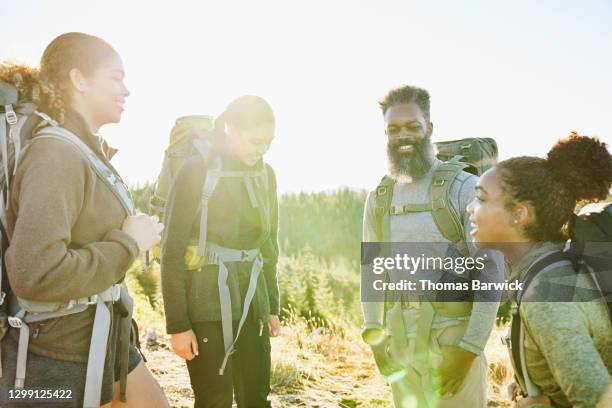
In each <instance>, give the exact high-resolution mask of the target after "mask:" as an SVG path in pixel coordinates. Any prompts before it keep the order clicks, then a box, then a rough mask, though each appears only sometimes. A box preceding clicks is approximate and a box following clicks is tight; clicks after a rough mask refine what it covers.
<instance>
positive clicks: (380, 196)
mask: <svg viewBox="0 0 612 408" xmlns="http://www.w3.org/2000/svg"><path fill="white" fill-rule="evenodd" d="M435 146H436V147H437V149H438V154H437V157H438V158H439V159H440V160H442V161H443V162H444V163H442V164H441V165H440V166H439V167H438V168H437V169H436V171H435V172H434V174H433V177H432V182H431V185H430V187H429V192H430V201H429V202H428V203H419V204H408V205H402V206H396V207H392V206H391V200H392V198H393V197H392V196H393V188H394V186H395V180H393V179H392V178H391V177H389V176H385V177H383V178H382V180H381V181H380V183H379V184H378V186H377V187H376V190H375V192H374V200H375V210H374V211H375V212H374V217H375V220H374V226H375V230H376V235H377V238H378V240H379V241H381V242H383V241H385V240H386V239H387V237H388V236H389V235H388V234H389V221H390V216H392V215H403V214H408V213H411V212H431V213H432V216H433V219H434V222H435V223H436V226H437V227H438V230H439V231H440V233H441V234H442V236H443V237H444V238H446V239H447V240H449V241H451V242H453V243H457V242H459V241H461V240H462V238H463V235H464V234H463V225H462V224H461V215H460V214H459V213H458V212H457V211H456V210H455V209H454V208H453V206H452V205H451V203H450V190H451V186H452V184H453V181H455V178H457V176H458V175H459V174H460V173H461V172H462V171H467V172H469V173H472V174H475V175H477V176H480V175H481V174H482V173H484V172H485V171H487V170H488V169H489V168H491V167H492V166H493V165H494V164H495V163H496V162H497V154H498V150H497V143H496V142H495V140H494V139H491V138H469V139H460V140H452V141H448V142H438V143H435Z"/></svg>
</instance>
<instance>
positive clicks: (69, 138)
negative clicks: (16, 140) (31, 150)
mask: <svg viewBox="0 0 612 408" xmlns="http://www.w3.org/2000/svg"><path fill="white" fill-rule="evenodd" d="M44 138H48V139H57V140H63V141H65V142H68V143H70V144H72V145H73V146H74V147H76V148H77V149H78V150H79V151H80V152H81V153H82V154H83V155H84V156H85V158H86V159H87V161H89V164H90V165H91V167H92V169H93V170H94V171H95V172H96V174H97V175H98V176H99V177H100V178H101V179H102V181H104V183H105V184H106V185H107V186H108V187H109V188H110V190H111V191H112V192H113V194H114V195H115V196H116V197H117V199H118V200H119V202H120V203H121V205H122V206H123V208H124V209H125V211H126V212H127V214H128V215H133V214H135V208H134V202H133V200H132V196H131V194H130V191H129V189H128V188H127V186H126V185H125V183H124V182H123V181H122V180H121V179H120V178H119V177H117V176H115V173H113V172H112V171H111V170H110V169H109V168H108V167H107V166H106V164H104V162H103V161H102V160H101V159H100V158H99V157H98V156H97V155H96V154H95V153H94V152H93V151H92V150H91V149H90V148H89V146H87V145H86V144H85V143H84V142H83V141H82V140H81V139H80V138H79V137H78V136H76V135H75V134H74V133H72V132H70V131H69V130H67V129H64V128H62V127H59V126H47V127H44V128H42V129H40V130H39V131H38V132H37V133H36V135H35V137H34V139H44Z"/></svg>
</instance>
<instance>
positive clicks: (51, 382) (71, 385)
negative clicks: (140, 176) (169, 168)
mask: <svg viewBox="0 0 612 408" xmlns="http://www.w3.org/2000/svg"><path fill="white" fill-rule="evenodd" d="M124 75H125V74H124V69H123V63H122V61H121V58H120V56H119V54H118V53H117V52H116V51H115V50H114V49H113V48H112V47H111V46H110V45H109V44H107V43H106V42H105V41H103V40H102V39H100V38H97V37H94V36H90V35H87V34H83V33H67V34H63V35H60V36H59V37H57V38H55V39H54V40H53V41H52V42H51V43H50V44H49V45H48V46H47V48H46V49H45V51H44V54H43V56H42V59H41V63H40V69H36V68H31V67H27V66H23V65H17V64H2V65H0V81H3V82H5V83H9V84H12V85H14V86H15V87H16V88H17V89H18V91H19V94H20V100H22V101H31V102H33V103H35V104H36V105H37V107H38V110H39V111H41V112H42V113H43V114H46V115H48V116H49V117H50V119H53V120H54V121H55V122H56V123H57V124H58V125H59V126H61V128H55V129H59V132H60V133H63V134H70V133H72V134H73V136H74V137H75V138H76V139H74V140H76V141H77V143H76V144H72V143H69V142H67V141H66V140H58V138H52V137H41V136H39V135H40V133H35V134H34V137H33V139H32V141H31V143H30V145H29V146H28V148H27V150H26V153H25V154H24V156H23V157H22V158H21V160H20V163H19V167H18V168H17V171H16V173H15V176H14V178H13V181H12V185H11V190H10V201H9V203H8V209H7V212H6V225H5V227H6V232H7V235H8V237H9V246H8V249H7V251H6V254H5V258H4V261H5V262H6V273H7V276H8V280H9V282H10V287H11V290H12V296H11V297H12V300H17V301H16V302H12V305H11V307H12V308H13V304H17V305H19V306H20V307H23V305H25V304H38V305H45V304H47V305H48V304H50V303H51V304H52V303H56V304H65V303H66V302H73V301H74V300H75V299H76V300H79V301H80V300H82V299H89V300H91V299H97V303H96V304H91V305H90V306H85V308H84V310H83V311H81V312H79V313H73V314H68V315H64V316H59V317H55V318H49V319H46V320H42V321H38V322H28V323H27V329H28V330H29V336H27V335H26V336H25V340H26V341H27V343H29V344H28V346H27V355H25V356H22V355H21V354H19V355H18V353H19V352H20V346H18V342H19V344H21V343H22V340H23V336H20V333H21V331H22V330H23V326H21V327H20V325H14V324H13V327H11V328H10V330H9V332H8V335H6V336H5V337H4V339H3V340H2V369H3V370H2V377H1V378H0V397H2V398H5V400H3V401H2V406H13V405H12V403H13V402H14V403H15V404H18V406H24V403H27V402H28V401H27V400H25V401H24V400H21V401H16V400H15V401H13V400H10V399H8V400H7V398H9V396H10V395H14V394H15V393H14V391H13V392H11V393H9V391H11V390H12V389H13V388H14V386H17V387H25V388H34V389H40V390H42V389H55V390H70V391H71V393H70V394H64V396H68V395H70V396H71V398H70V399H67V400H58V401H55V403H57V402H60V403H61V404H62V405H61V406H70V407H73V406H74V407H82V406H86V407H90V406H100V405H103V406H104V407H110V406H118V405H121V406H132V407H142V406H150V407H165V406H168V403H167V401H166V399H165V396H164V394H163V392H162V390H161V388H160V387H159V385H158V384H157V383H156V381H155V380H154V378H153V376H152V375H151V373H150V372H149V371H148V370H147V368H146V366H145V365H144V363H143V362H142V360H141V357H140V355H139V353H138V351H137V349H136V348H135V346H134V345H133V344H130V345H129V347H128V348H127V349H123V348H121V349H120V346H119V344H126V345H127V344H128V341H124V342H122V340H121V337H120V336H122V335H121V334H120V333H122V330H124V329H123V327H124V326H122V329H121V330H120V328H119V327H120V322H124V321H125V315H126V313H127V312H126V310H125V306H122V305H123V304H124V303H126V302H127V304H129V303H130V302H131V300H130V299H129V294H128V293H127V290H125V286H123V287H121V291H120V293H121V296H117V292H118V290H114V291H110V292H109V291H108V290H109V288H114V289H118V288H116V286H117V285H118V284H119V283H121V282H122V281H123V279H124V278H125V274H126V272H127V270H128V268H129V267H130V265H131V264H132V263H133V261H134V260H135V258H136V257H137V256H138V254H139V253H142V252H143V251H146V250H148V249H149V248H151V247H152V246H153V245H155V244H156V243H157V242H158V241H159V239H160V233H161V230H162V228H163V225H161V224H159V223H158V220H156V219H154V218H153V217H150V216H148V215H143V214H140V215H133V214H132V213H131V211H129V210H128V208H130V207H129V206H127V205H126V203H125V201H126V200H128V201H129V200H131V198H128V199H126V200H123V201H122V200H120V199H119V197H118V196H117V195H116V191H115V190H113V188H111V186H109V185H108V184H106V183H105V182H103V180H102V176H100V175H99V173H98V172H96V171H95V169H94V168H93V165H92V164H91V163H92V161H91V159H88V158H87V157H86V156H85V154H83V151H84V150H83V149H81V150H80V149H79V148H75V146H77V145H80V143H82V144H84V145H85V146H87V148H88V149H89V151H91V152H93V153H94V154H95V156H97V159H96V160H97V162H99V163H103V166H104V168H105V169H106V170H107V171H108V172H109V174H110V173H113V177H112V178H113V179H116V180H120V177H119V175H118V173H117V172H116V170H115V169H114V168H113V167H112V165H111V164H110V162H109V160H110V158H111V157H112V155H113V154H114V153H115V152H116V151H115V150H113V149H111V148H109V147H108V145H107V144H106V143H105V141H104V140H103V139H102V138H101V137H100V136H98V130H99V129H100V127H102V126H103V125H105V124H108V123H117V122H119V121H120V119H121V114H122V112H123V104H124V102H125V99H126V97H127V96H128V95H129V92H128V90H127V88H126V87H125V84H124V82H123V81H124ZM43 116H44V115H43ZM43 130H44V129H43ZM102 293H107V294H110V295H109V297H103V295H102ZM103 298H104V299H107V300H101V299H103ZM108 299H110V300H108ZM76 303H77V304H78V305H80V304H81V303H80V302H76ZM93 303H95V302H93ZM68 304H69V305H70V303H68ZM84 304H85V305H89V304H90V303H87V302H86V303H84ZM73 305H74V303H73ZM70 308H71V306H68V307H67V309H70ZM104 309H107V310H108V311H107V312H104V311H103V310H104ZM99 310H102V312H101V315H106V316H109V315H110V323H109V324H108V325H107V326H106V327H107V328H108V330H107V331H106V333H107V334H104V333H103V334H101V335H98V336H97V337H98V338H96V334H97V333H98V332H95V331H94V330H95V327H96V325H95V320H96V319H97V317H96V316H97V315H98V311H99ZM28 312H30V311H29V310H28ZM10 313H11V314H12V313H14V310H13V311H11V312H10ZM32 313H34V312H32ZM25 316H27V314H26V315H25ZM107 321H108V320H107ZM25 322H27V320H25ZM128 324H129V320H128ZM24 325H25V323H24ZM123 332H129V330H127V331H125V330H124V331H123ZM26 333H27V331H26ZM104 336H106V338H104V339H103V340H104V341H103V343H102V344H106V352H104V348H101V351H102V355H103V356H104V355H105V357H102V358H101V359H100V361H101V364H99V365H98V366H99V367H101V369H100V372H99V373H94V374H93V375H92V377H97V378H99V381H97V382H94V384H97V385H94V386H93V388H94V389H95V388H98V389H97V390H94V391H93V392H92V393H91V394H90V395H94V397H93V398H92V400H87V399H86V398H85V397H84V396H85V395H87V392H86V390H88V389H89V387H90V385H87V384H89V377H90V371H89V369H88V368H90V367H89V365H88V363H89V362H90V361H89V360H90V358H89V356H90V343H91V344H93V341H94V340H100V338H99V337H104ZM28 337H29V338H28ZM92 348H93V346H92ZM23 357H26V359H25V361H26V362H27V365H25V367H23V362H24V358H23ZM20 361H21V363H20ZM92 366H94V364H92ZM18 367H21V368H20V370H21V371H22V372H21V373H17V371H18ZM24 368H25V376H24V375H23V369H24ZM126 371H127V405H125V404H122V403H121V402H120V401H119V392H118V391H119V389H120V388H121V389H122V391H123V390H124V387H120V382H121V381H119V379H120V377H121V379H122V380H123V381H125V377H124V374H123V373H125V372H126ZM16 377H17V378H16ZM86 379H87V381H86ZM121 385H124V384H121ZM125 396H126V395H122V396H121V397H122V399H123V397H125ZM98 399H99V401H98ZM32 403H33V402H32ZM40 405H41V404H40V402H38V403H37V404H34V405H33V406H40Z"/></svg>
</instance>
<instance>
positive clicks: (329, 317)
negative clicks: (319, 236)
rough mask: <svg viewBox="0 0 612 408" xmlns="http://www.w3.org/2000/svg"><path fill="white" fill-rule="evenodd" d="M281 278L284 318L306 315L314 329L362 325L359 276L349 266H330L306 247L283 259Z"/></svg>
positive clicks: (280, 265)
mask: <svg viewBox="0 0 612 408" xmlns="http://www.w3.org/2000/svg"><path fill="white" fill-rule="evenodd" d="M278 279H279V286H280V293H281V309H282V310H283V316H282V317H283V318H287V317H288V316H289V315H295V316H299V317H303V318H304V319H306V321H307V322H308V323H309V326H310V327H311V329H312V328H315V327H328V328H337V329H340V330H342V329H344V328H347V325H348V326H355V325H358V324H359V319H360V318H361V314H360V311H359V307H360V305H359V275H358V274H357V273H355V272H354V271H352V270H350V269H349V268H347V267H346V266H345V265H342V264H340V263H336V264H333V265H331V266H329V265H327V264H326V263H325V262H323V261H321V260H319V259H317V257H315V256H314V254H313V253H312V252H311V251H310V250H308V249H306V250H305V251H303V252H302V253H300V254H299V255H297V256H293V257H289V258H281V262H280V264H279V277H278Z"/></svg>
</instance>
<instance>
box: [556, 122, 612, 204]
mask: <svg viewBox="0 0 612 408" xmlns="http://www.w3.org/2000/svg"><path fill="white" fill-rule="evenodd" d="M547 164H548V166H549V168H550V170H551V171H552V172H553V173H554V174H556V175H557V176H558V177H559V180H561V182H562V183H563V184H564V185H565V186H566V188H567V190H568V192H569V193H570V194H572V195H573V196H574V197H575V199H576V201H583V200H584V201H597V200H603V199H605V198H606V197H607V196H608V194H609V193H610V186H611V185H612V156H611V155H610V152H609V151H608V149H607V146H606V144H605V143H604V142H601V141H600V140H599V139H598V138H596V137H587V136H580V135H578V134H577V133H576V132H572V133H571V134H570V135H569V136H567V137H565V138H563V139H560V140H559V141H558V142H557V143H556V144H555V145H554V146H553V148H552V149H551V150H550V151H549V152H548V157H547Z"/></svg>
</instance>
